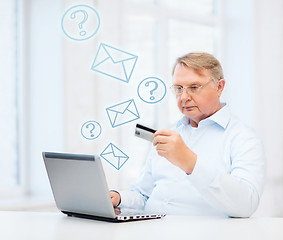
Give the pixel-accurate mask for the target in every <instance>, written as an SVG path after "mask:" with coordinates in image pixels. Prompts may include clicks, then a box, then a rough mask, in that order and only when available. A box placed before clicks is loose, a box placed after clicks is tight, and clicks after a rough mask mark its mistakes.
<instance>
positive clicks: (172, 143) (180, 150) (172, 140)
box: [153, 129, 197, 174]
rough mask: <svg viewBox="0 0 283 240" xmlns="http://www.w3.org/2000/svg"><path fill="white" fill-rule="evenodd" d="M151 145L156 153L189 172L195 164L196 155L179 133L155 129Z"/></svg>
mask: <svg viewBox="0 0 283 240" xmlns="http://www.w3.org/2000/svg"><path fill="white" fill-rule="evenodd" d="M153 145H154V146H156V150H157V152H158V154H159V155H160V156H162V157H165V158H166V159H167V160H169V161H170V162H171V163H173V164H174V165H176V166H178V167H179V168H181V169H182V170H184V171H185V172H186V173H187V174H191V173H192V172H193V169H194V167H195V164H196V160H197V155H196V154H195V153H194V152H192V151H191V149H189V148H188V147H187V145H186V144H185V143H184V141H183V139H182V137H181V136H180V134H179V133H177V132H174V131H172V130H169V129H163V130H159V131H156V132H155V134H154V135H153Z"/></svg>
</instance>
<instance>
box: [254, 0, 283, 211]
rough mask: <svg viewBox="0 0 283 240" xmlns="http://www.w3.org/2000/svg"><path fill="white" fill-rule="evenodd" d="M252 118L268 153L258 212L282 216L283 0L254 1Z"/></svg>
mask: <svg viewBox="0 0 283 240" xmlns="http://www.w3.org/2000/svg"><path fill="white" fill-rule="evenodd" d="M254 29H255V35H254V46H255V55H254V62H255V73H254V74H255V84H254V86H253V87H254V89H255V93H256V95H255V122H256V129H257V131H258V133H259V135H260V136H261V138H262V139H263V143H264V145H265V151H266V156H267V182H266V187H265V193H264V195H263V198H262V204H261V207H260V209H259V210H258V213H262V214H266V213H267V214H270V215H272V216H283V94H282V92H283V1H281V0H269V1H266V0H259V1H255V28H254Z"/></svg>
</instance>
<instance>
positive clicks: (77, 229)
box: [0, 211, 283, 240]
mask: <svg viewBox="0 0 283 240" xmlns="http://www.w3.org/2000/svg"><path fill="white" fill-rule="evenodd" d="M0 221H1V226H0V229H1V231H0V239H1V240H5V239H9V240H13V239H17V240H18V239H21V240H33V239H36V240H40V239H48V240H53V239H56V240H60V239H70V240H72V239H79V240H84V239H86V240H88V239H92V240H93V239H103V240H108V239H112V240H113V239H115V240H116V239H123V240H127V239H138V240H139V239H143V240H144V239H146V240H150V239H162V240H166V239H170V240H172V239H184V238H186V239H193V240H195V239H205V240H207V239H217V240H221V239H225V240H226V239H229V240H230V239H232V240H233V239H235V240H236V239H237V240H239V239H241V240H242V239H249V240H250V239H251V240H253V239H255V240H261V239H264V240H266V239H271V240H277V239H278V240H282V239H283V218H244V219H240V218H227V219H223V218H212V217H191V216H166V217H165V218H163V219H155V220H144V221H136V222H127V223H110V222H102V221H96V220H89V219H81V218H75V217H67V216H65V215H64V214H62V213H48V212H13V211H1V212H0Z"/></svg>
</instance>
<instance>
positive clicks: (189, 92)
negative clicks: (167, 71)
mask: <svg viewBox="0 0 283 240" xmlns="http://www.w3.org/2000/svg"><path fill="white" fill-rule="evenodd" d="M211 81H214V80H213V79H210V80H209V81H208V82H207V83H205V84H203V85H201V86H199V87H192V86H189V87H183V86H181V85H172V86H171V87H170V89H171V90H172V92H173V93H174V94H175V95H176V96H180V95H182V94H183V92H184V89H185V90H186V92H187V94H191V95H195V94H198V93H199V91H200V89H201V88H203V87H204V86H206V85H207V84H209V83H210V82H211ZM176 86H179V87H181V88H182V91H181V93H176V91H175V89H174V87H176ZM191 89H194V90H195V91H196V92H192V91H191Z"/></svg>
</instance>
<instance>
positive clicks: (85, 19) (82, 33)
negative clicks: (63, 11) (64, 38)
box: [70, 10, 88, 36]
mask: <svg viewBox="0 0 283 240" xmlns="http://www.w3.org/2000/svg"><path fill="white" fill-rule="evenodd" d="M78 12H81V13H83V15H84V19H83V20H82V21H81V22H79V24H78V26H79V29H83V24H84V23H85V22H86V21H87V19H88V14H87V12H86V11H85V10H77V11H74V12H72V14H71V16H70V17H71V19H75V18H76V15H77V13H78ZM80 35H81V36H84V35H86V31H84V30H82V31H80Z"/></svg>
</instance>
